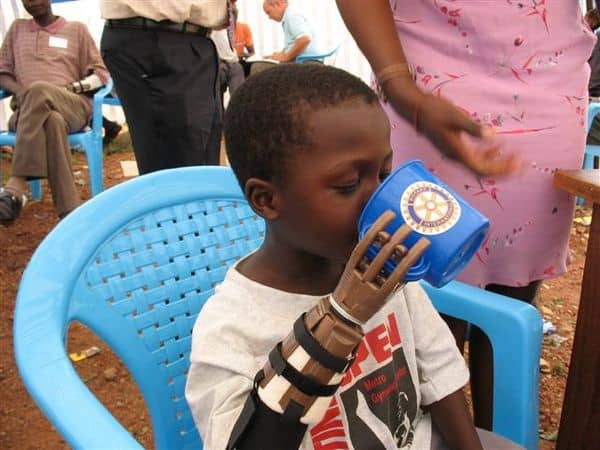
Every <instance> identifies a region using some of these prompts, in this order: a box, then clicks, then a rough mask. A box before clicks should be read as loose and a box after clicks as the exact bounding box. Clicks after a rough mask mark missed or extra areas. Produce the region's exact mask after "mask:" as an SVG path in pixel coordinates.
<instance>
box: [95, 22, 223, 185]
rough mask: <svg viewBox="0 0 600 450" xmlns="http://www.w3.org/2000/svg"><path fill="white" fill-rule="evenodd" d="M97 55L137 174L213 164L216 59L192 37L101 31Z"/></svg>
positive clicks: (208, 44)
mask: <svg viewBox="0 0 600 450" xmlns="http://www.w3.org/2000/svg"><path fill="white" fill-rule="evenodd" d="M101 48H102V55H103V57H104V61H105V63H106V65H107V66H108V69H109V70H110V72H111V74H112V76H113V78H114V81H115V86H116V90H117V92H118V93H119V99H120V100H121V104H122V106H123V110H124V112H125V116H126V118H127V122H128V125H129V129H130V132H131V138H132V141H133V147H134V151H135V155H136V160H137V163H138V168H139V170H140V173H147V172H152V171H155V170H160V169H166V168H171V167H180V166H189V165H203V164H218V161H219V159H218V158H219V146H220V137H221V122H222V120H221V106H220V105H221V102H220V98H219V80H218V59H217V53H216V49H215V47H214V44H213V43H212V41H210V39H208V38H206V37H203V36H200V35H193V34H183V33H172V32H163V31H154V30H153V31H144V30H131V29H118V28H105V29H104V32H103V35H102V44H101Z"/></svg>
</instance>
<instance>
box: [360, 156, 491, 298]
mask: <svg viewBox="0 0 600 450" xmlns="http://www.w3.org/2000/svg"><path fill="white" fill-rule="evenodd" d="M388 209H390V210H392V211H393V212H394V213H395V214H396V218H395V219H394V220H393V221H392V222H391V223H390V224H389V225H388V226H387V227H386V231H387V232H388V233H390V234H393V233H394V231H396V230H397V229H398V228H400V227H401V226H402V225H404V224H407V225H408V226H409V227H410V228H411V229H412V230H413V232H412V233H411V234H410V235H409V237H408V238H407V240H406V241H405V242H404V244H403V245H405V246H406V247H407V248H410V247H411V246H412V245H413V244H415V243H416V242H417V241H418V240H419V238H421V237H425V238H427V239H428V240H429V241H430V242H431V245H430V246H429V248H427V250H426V251H425V253H423V255H422V256H421V258H419V260H418V261H417V263H415V265H413V267H411V268H410V270H409V271H408V273H407V274H406V276H405V280H406V281H416V280H419V279H421V278H423V279H425V281H427V282H428V283H430V284H431V285H433V286H435V287H442V286H443V285H445V284H446V283H448V282H449V281H450V280H452V279H453V278H454V277H455V276H456V275H458V273H459V272H460V271H461V270H462V269H463V268H464V267H465V266H466V265H467V263H468V262H469V261H470V260H471V258H472V257H473V255H474V254H475V252H477V250H478V249H479V247H480V246H481V244H482V242H483V241H484V239H485V237H486V235H487V233H488V231H489V228H490V223H489V220H488V219H487V218H486V217H484V216H483V215H482V214H481V213H480V212H479V211H477V210H476V209H474V208H473V207H472V206H471V205H469V204H468V203H467V202H465V201H464V200H463V199H462V198H460V197H459V196H458V195H457V194H456V192H454V191H453V190H452V189H451V188H450V187H448V186H447V185H445V184H444V183H442V182H441V181H440V180H439V179H438V178H436V177H435V176H434V175H433V174H432V173H431V172H429V171H428V170H427V169H426V168H425V166H424V165H423V163H422V162H421V161H418V160H414V161H409V162H407V163H406V164H403V165H402V166H400V167H398V168H397V169H396V170H394V171H393V172H392V173H391V174H390V175H389V176H388V177H387V178H386V179H385V180H384V182H383V183H382V184H381V185H380V186H379V188H377V190H376V191H375V192H374V193H373V195H372V196H371V198H370V199H369V201H368V202H367V204H366V205H365V207H364V209H363V211H362V214H361V215H360V219H359V220H358V231H359V236H360V237H361V238H362V237H363V236H364V235H365V233H366V232H367V230H368V229H369V228H370V227H371V226H372V225H373V224H374V223H375V221H376V220H377V218H378V217H379V216H380V215H381V214H383V213H384V212H385V211H386V210H388ZM378 250H379V248H378V247H377V245H375V244H373V245H371V247H370V248H369V249H368V251H367V258H368V259H369V260H373V258H375V256H376V254H377V252H378ZM395 266H396V262H394V261H393V260H391V259H390V260H388V261H387V262H386V263H385V264H384V266H383V270H384V272H386V273H391V272H392V271H393V270H394V267H395Z"/></svg>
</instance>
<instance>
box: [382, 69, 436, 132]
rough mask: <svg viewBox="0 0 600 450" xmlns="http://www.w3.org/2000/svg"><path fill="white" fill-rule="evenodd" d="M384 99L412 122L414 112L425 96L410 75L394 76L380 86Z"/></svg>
mask: <svg viewBox="0 0 600 450" xmlns="http://www.w3.org/2000/svg"><path fill="white" fill-rule="evenodd" d="M382 87H383V92H384V93H385V97H386V100H387V101H388V102H389V103H391V104H392V106H393V107H394V109H395V110H396V112H397V113H398V114H400V115H401V116H402V117H404V118H405V119H406V120H407V121H408V122H409V123H412V124H414V122H415V120H414V119H415V112H417V114H418V109H419V108H420V105H421V104H422V103H423V101H424V100H425V98H426V97H427V93H425V92H423V91H422V90H421V89H419V87H418V86H417V85H416V83H415V82H414V80H413V79H412V77H410V76H406V77H396V78H392V79H390V80H388V81H386V82H385V84H384V85H383V86H382Z"/></svg>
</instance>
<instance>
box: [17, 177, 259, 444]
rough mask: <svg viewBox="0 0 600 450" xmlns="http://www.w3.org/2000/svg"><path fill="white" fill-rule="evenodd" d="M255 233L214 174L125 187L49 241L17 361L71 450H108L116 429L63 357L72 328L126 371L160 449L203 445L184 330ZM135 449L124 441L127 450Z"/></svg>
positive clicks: (35, 260) (27, 279) (33, 266)
mask: <svg viewBox="0 0 600 450" xmlns="http://www.w3.org/2000/svg"><path fill="white" fill-rule="evenodd" d="M263 235H264V223H263V221H262V220H259V219H258V217H257V216H256V215H255V214H254V213H253V212H252V210H251V209H250V208H249V206H248V205H247V203H246V202H245V200H244V198H243V195H242V192H241V190H240V188H239V186H238V184H237V181H236V180H235V177H234V176H233V174H232V172H231V171H230V170H229V169H226V168H217V167H202V168H198V167H196V168H184V169H174V170H171V171H163V172H159V173H156V174H151V175H148V176H144V177H140V178H137V179H134V180H131V181H130V182H128V183H125V184H122V185H119V186H117V187H116V188H113V189H110V190H108V191H106V192H103V193H102V194H101V195H99V196H98V197H96V198H95V199H94V201H90V202H88V203H86V204H84V205H83V206H82V207H80V208H78V209H77V210H76V211H74V212H73V213H72V214H71V215H69V216H68V217H67V218H66V219H65V220H64V221H63V222H61V223H60V224H59V225H58V226H57V227H56V229H55V230H53V232H52V233H50V235H49V236H48V237H47V238H46V239H45V240H44V241H43V242H42V244H41V245H40V247H39V248H38V250H37V251H36V252H35V254H34V256H33V257H32V259H31V262H30V263H29V265H28V268H27V270H26V272H25V274H24V276H23V280H22V283H21V287H20V289H19V293H18V299H17V306H16V312H15V332H14V336H15V337H14V338H15V354H16V358H17V364H18V366H19V369H20V372H21V375H22V378H23V379H24V381H25V384H26V386H27V388H28V390H29V392H30V394H31V395H32V397H33V398H34V400H36V402H38V404H39V406H40V407H41V408H42V410H43V411H44V412H45V413H46V414H47V415H48V417H49V418H50V420H51V421H52V422H53V424H54V425H55V426H56V428H57V429H58V431H59V432H60V433H61V434H63V436H65V438H66V439H67V441H68V442H69V444H70V445H72V446H74V447H83V448H94V447H95V448H101V447H102V445H103V444H107V443H110V445H109V447H110V448H116V447H115V445H117V444H116V443H115V442H119V441H118V440H116V441H115V440H113V438H112V434H113V432H114V429H115V427H116V425H115V424H114V423H112V421H111V420H110V418H107V417H104V416H105V415H106V413H107V412H106V411H105V410H104V407H103V406H102V405H101V404H100V403H98V402H97V401H95V399H92V398H90V395H91V394H90V393H89V391H88V389H87V387H86V386H85V385H82V383H81V382H80V380H79V379H78V377H77V375H76V374H75V373H74V372H73V367H72V365H71V364H70V362H69V359H68V357H67V354H66V350H65V342H64V338H65V333H66V330H67V327H68V325H69V323H70V322H71V321H78V322H81V323H83V324H84V325H86V326H87V327H89V328H90V329H91V330H93V331H94V332H95V333H96V334H97V335H98V336H99V337H100V338H102V339H103V340H104V341H106V343H107V344H108V345H109V346H110V347H111V348H112V349H113V350H114V351H115V353H116V354H117V355H118V356H119V357H120V358H121V359H122V361H123V362H124V364H125V365H126V366H127V367H128V368H129V370H130V372H131V374H132V376H133V378H134V379H135V381H136V383H137V384H138V386H139V388H140V391H141V393H142V395H143V397H144V399H145V401H146V404H147V406H148V409H149V411H150V415H151V419H152V425H153V429H154V433H155V441H156V446H157V448H178V449H180V448H201V444H200V440H199V436H198V433H197V431H196V428H195V427H194V423H193V419H192V417H191V414H190V411H189V409H188V406H187V403H186V401H185V398H184V385H185V378H186V373H187V370H188V366H189V353H190V344H191V331H192V327H193V324H194V322H195V320H196V316H197V314H198V312H199V311H200V308H201V307H202V305H203V304H204V302H205V301H206V300H207V299H208V298H209V297H210V295H211V294H212V293H213V288H214V286H215V285H216V284H217V283H219V282H220V281H221V280H222V279H223V277H224V275H225V273H226V271H227V269H228V268H229V267H230V266H231V265H232V264H233V263H234V262H235V261H237V260H238V259H239V258H240V257H241V256H243V255H246V254H248V253H249V252H250V251H252V250H254V249H255V248H256V247H257V246H258V245H259V244H260V242H261V241H262V239H263ZM83 236H85V238H84V239H79V238H78V237H83ZM74 241H75V244H74ZM58 249H60V251H59V250H58ZM32 328H39V329H37V330H36V332H35V333H31V330H32ZM41 336H43V339H41V340H40V339H39V338H40V337H41ZM50 380H51V381H50ZM65 397H68V399H65ZM73 402H74V403H73ZM66 405H68V406H66ZM83 411H85V414H82V412H83ZM96 413H97V414H98V417H96ZM89 414H91V416H90V415H89ZM82 415H86V416H88V417H86V418H85V419H82V417H81V416H82ZM90 417H93V419H91V420H90ZM113 420H114V419H113ZM103 427H104V428H103ZM119 427H120V426H119ZM133 442H135V441H128V440H127V439H126V437H125V438H124V441H122V442H121V443H122V444H123V445H124V446H125V447H128V448H130V447H131V445H133ZM117 446H119V445H117ZM121 448H122V447H121Z"/></svg>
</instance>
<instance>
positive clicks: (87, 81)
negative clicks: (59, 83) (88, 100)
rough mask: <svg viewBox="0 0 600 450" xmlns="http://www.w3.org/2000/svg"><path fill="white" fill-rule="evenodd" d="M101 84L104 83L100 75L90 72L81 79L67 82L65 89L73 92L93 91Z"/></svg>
mask: <svg viewBox="0 0 600 450" xmlns="http://www.w3.org/2000/svg"><path fill="white" fill-rule="evenodd" d="M102 86H104V83H102V80H101V79H100V77H98V75H96V74H91V75H88V76H87V77H85V78H84V79H82V80H79V81H74V82H73V83H71V84H68V85H67V89H68V90H69V91H71V92H73V93H75V94H81V93H83V92H88V91H93V90H94V89H98V88H100V87H102Z"/></svg>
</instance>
